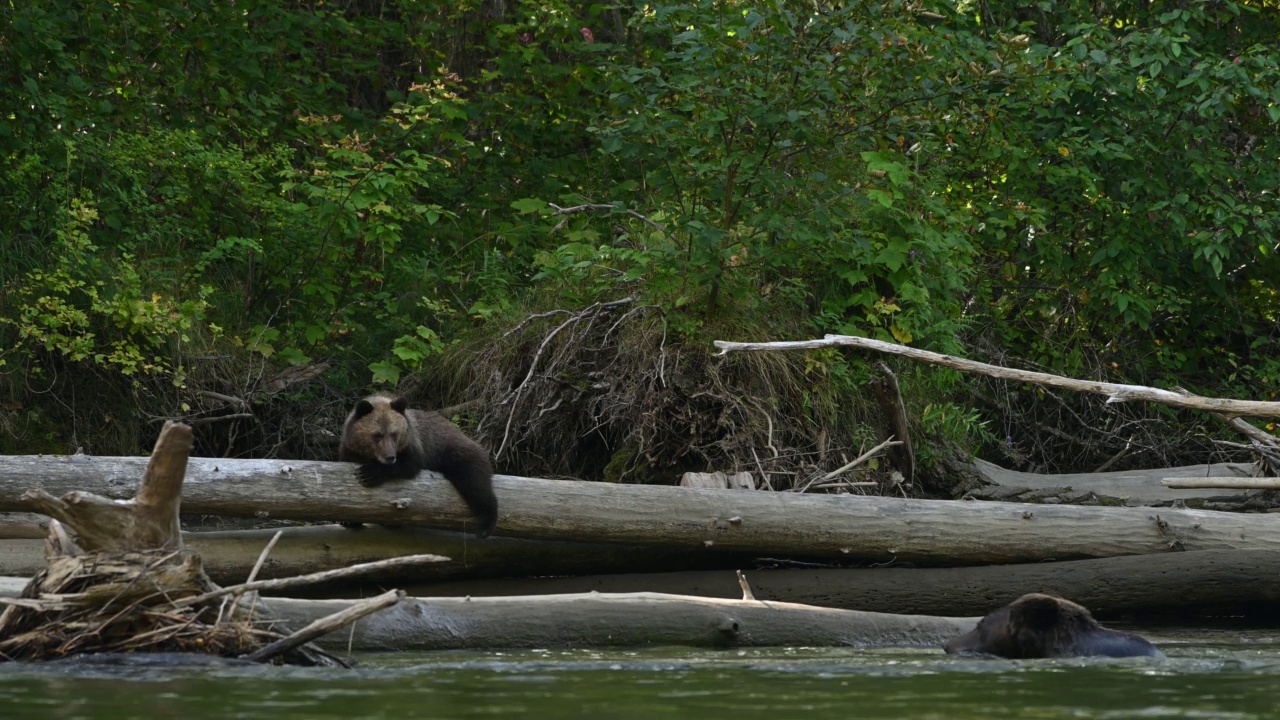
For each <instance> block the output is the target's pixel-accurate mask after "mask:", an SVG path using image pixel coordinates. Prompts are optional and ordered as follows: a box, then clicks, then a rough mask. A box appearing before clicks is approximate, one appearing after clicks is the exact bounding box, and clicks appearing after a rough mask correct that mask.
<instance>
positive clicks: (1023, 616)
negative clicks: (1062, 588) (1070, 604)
mask: <svg viewBox="0 0 1280 720" xmlns="http://www.w3.org/2000/svg"><path fill="white" fill-rule="evenodd" d="M1011 610H1013V612H1012V613H1010V615H1011V618H1010V619H1011V620H1012V621H1013V623H1014V624H1015V625H1018V626H1021V627H1025V628H1030V629H1032V630H1048V629H1050V628H1052V627H1055V626H1056V625H1058V624H1059V623H1061V622H1062V601H1061V600H1059V599H1058V598H1056V597H1052V596H1049V595H1024V596H1023V597H1022V598H1021V599H1019V600H1017V601H1016V602H1015V603H1014V607H1013V608H1011Z"/></svg>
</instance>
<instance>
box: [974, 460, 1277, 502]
mask: <svg viewBox="0 0 1280 720" xmlns="http://www.w3.org/2000/svg"><path fill="white" fill-rule="evenodd" d="M973 466H974V469H975V470H977V472H978V474H979V476H981V477H982V479H983V480H985V481H986V482H988V483H990V484H991V485H990V486H988V487H984V488H982V489H980V490H974V491H971V494H972V495H973V496H974V497H977V498H979V499H983V500H1006V499H1008V500H1019V499H1028V500H1029V499H1037V500H1039V499H1043V498H1044V497H1047V496H1051V497H1059V498H1061V499H1062V500H1064V501H1067V502H1077V501H1079V500H1080V499H1082V498H1084V497H1088V496H1092V497H1096V498H1104V499H1114V500H1116V501H1117V502H1123V503H1124V504H1125V505H1128V506H1131V507H1138V506H1144V505H1145V506H1162V505H1172V504H1174V503H1184V504H1187V505H1196V504H1203V503H1206V502H1211V503H1237V504H1242V503H1245V502H1247V501H1248V500H1249V498H1251V497H1253V496H1254V495H1256V493H1255V494H1251V493H1248V492H1246V491H1245V490H1244V489H1236V490H1228V491H1226V492H1212V493H1208V492H1204V491H1202V490H1198V489H1187V488H1192V487H1218V488H1233V487H1234V488H1243V487H1244V486H1243V485H1236V486H1229V485H1214V486H1208V485H1206V486H1191V485H1175V484H1173V483H1164V482H1162V481H1163V480H1164V479H1165V478H1178V479H1180V480H1181V479H1187V480H1190V479H1195V478H1199V479H1202V480H1203V479H1205V476H1206V475H1217V476H1224V477H1225V476H1232V479H1235V478H1241V479H1246V480H1247V479H1248V478H1249V476H1250V475H1251V474H1252V472H1253V469H1254V468H1253V465H1252V464H1251V463H1214V464H1212V465H1186V466H1183V467H1175V468H1155V469H1150V470H1124V471H1118V472H1093V473H1065V474H1044V473H1029V472H1021V471H1019V470H1007V469H1005V468H1002V467H1000V466H999V465H996V464H994V463H990V462H987V461H986V460H982V459H975V460H974V461H973Z"/></svg>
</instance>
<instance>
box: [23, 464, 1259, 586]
mask: <svg viewBox="0 0 1280 720" xmlns="http://www.w3.org/2000/svg"><path fill="white" fill-rule="evenodd" d="M77 458H78V459H72V458H66V457H33V456H11V457H9V458H7V459H6V463H5V466H4V468H3V469H0V510H29V509H30V504H29V503H28V502H27V501H26V500H23V499H21V493H20V492H18V491H17V488H20V487H24V486H25V487H30V486H43V487H45V488H46V489H48V490H51V491H55V492H56V491H63V492H66V491H68V490H71V489H74V487H75V486H76V485H83V486H86V487H88V488H89V489H91V490H93V491H95V492H101V493H103V494H113V493H114V494H115V495H117V496H118V495H123V494H126V493H128V492H129V491H130V490H131V489H132V487H133V482H132V481H131V480H130V479H129V478H130V476H131V475H132V476H133V477H136V474H137V473H138V472H140V471H141V469H142V461H141V460H140V459H138V458H84V457H80V456H77ZM190 465H191V466H190V467H189V468H188V476H187V484H186V489H185V497H184V498H183V503H184V507H185V508H186V509H187V510H188V511H189V512H196V513H206V514H215V515H216V514H223V515H233V516H241V517H254V516H258V517H261V516H264V515H265V516H270V517H273V518H281V519H296V520H335V519H342V520H357V521H362V522H370V523H382V524H388V525H415V526H427V527H439V528H444V529H451V530H462V529H464V528H465V525H466V524H467V523H468V522H473V521H471V517H470V513H469V512H468V510H467V508H466V506H465V505H464V504H463V503H462V501H461V500H460V499H459V498H458V496H457V493H456V492H455V491H454V489H453V487H452V486H451V485H450V484H449V483H448V482H447V481H445V480H444V479H443V478H441V477H440V476H439V475H437V474H435V473H432V472H423V473H421V474H420V475H419V476H418V477H417V478H416V479H415V480H413V481H409V482H403V483H387V484H386V485H384V486H381V487H378V488H373V489H367V488H363V487H360V485H359V483H358V481H357V480H356V477H355V473H354V472H353V470H354V468H353V466H352V465H351V464H348V463H332V462H317V461H279V460H213V459H193V460H192V462H191V464H190ZM494 486H495V489H496V492H497V495H498V499H499V505H500V513H499V521H498V529H497V533H498V534H501V535H506V536H509V537H521V538H533V539H543V540H572V541H579V542H612V543H624V544H639V545H655V546H666V547H678V548H714V549H716V550H721V551H730V552H738V553H752V554H756V555H764V556H769V557H779V556H792V557H821V558H839V559H843V560H852V559H859V560H866V561H873V562H885V561H894V560H897V561H906V562H913V563H917V564H927V565H990V564H1004V563H1026V562H1040V561H1044V560H1071V559H1083V558H1094V557H1115V556H1121V555H1141V554H1149V553H1163V552H1174V551H1182V550H1222V549H1261V550H1273V551H1274V550H1280V524H1277V523H1276V522H1275V521H1274V518H1271V517H1267V516H1264V515H1256V514H1237V513H1221V512H1212V511H1203V510H1182V509H1174V508H1128V507H1077V506H1063V505H1034V504H1022V503H992V502H955V501H948V500H914V499H896V498H884V497H870V496H857V495H807V494H797V493H782V492H751V491H740V490H707V489H698V488H678V487H666V486H650V485H613V484H604V483H589V482H574V481H562V480H541V479H532V478H517V477H509V476H497V477H495V478H494Z"/></svg>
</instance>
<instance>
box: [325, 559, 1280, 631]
mask: <svg viewBox="0 0 1280 720" xmlns="http://www.w3.org/2000/svg"><path fill="white" fill-rule="evenodd" d="M745 575H746V578H747V581H748V582H749V583H750V586H751V590H752V593H753V594H754V596H755V598H756V599H758V600H770V601H785V602H792V603H803V604H806V605H817V606H822V607H832V608H845V609H849V610H868V611H874V612H882V613H908V614H918V615H937V616H969V615H985V614H986V613H988V612H990V611H991V610H993V609H995V608H997V607H1000V606H1001V605H1004V604H1005V603H1007V602H1010V601H1012V600H1014V599H1016V598H1017V597H1019V596H1021V595H1023V594H1024V593H1029V592H1048V593H1053V594H1055V595H1059V596H1061V597H1066V598H1071V599H1072V600H1074V601H1076V602H1079V603H1080V604H1082V605H1084V606H1085V607H1088V608H1089V609H1090V610H1092V611H1093V612H1094V614H1096V615H1099V616H1102V617H1113V616H1117V615H1123V614H1132V613H1135V612H1144V613H1146V612H1175V611H1178V612H1182V611H1186V612H1217V611H1219V610H1221V609H1224V608H1225V609H1231V610H1235V611H1238V610H1239V609H1240V608H1241V606H1262V607H1265V608H1267V612H1268V613H1269V614H1274V610H1275V608H1276V606H1277V605H1280V554H1277V553H1273V552H1270V551H1265V550H1264V551H1260V550H1210V551H1204V552H1187V553H1166V554H1164V555H1131V556H1127V557H1119V558H1103V559H1100V560H1072V561H1067V562H1052V563H1028V564H1024V565H988V566H984V567H974V568H845V569H829V568H816V569H793V568H767V569H758V570H747V571H746V573H745ZM739 587H740V586H739V583H738V579H737V575H736V573H735V572H734V571H732V570H711V571H686V572H670V573H638V574H637V573H628V574H611V575H594V576H585V577H540V578H539V577H530V578H507V579H493V580H463V581H452V582H427V583H407V584H405V585H404V586H403V588H404V590H405V592H407V593H408V594H410V595H414V596H418V597H440V596H471V597H473V598H474V597H488V596H495V595H542V594H562V593H583V592H593V591H594V592H602V593H626V592H641V591H650V592H662V593H673V594H677V595H696V596H704V597H718V598H736V597H740V596H741V590H740V589H739ZM358 591H359V588H350V589H348V591H347V592H358Z"/></svg>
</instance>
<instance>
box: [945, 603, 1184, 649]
mask: <svg viewBox="0 0 1280 720" xmlns="http://www.w3.org/2000/svg"><path fill="white" fill-rule="evenodd" d="M945 649H946V651H947V653H948V654H955V655H995V656H998V657H1003V658H1015V659H1017V658H1064V657H1078V656H1082V655H1097V656H1104V657H1135V656H1151V657H1164V655H1163V653H1161V652H1160V651H1159V650H1158V649H1157V648H1156V646H1154V645H1152V644H1151V643H1150V642H1148V641H1147V640H1146V639H1144V638H1141V637H1138V636H1137V635H1134V634H1132V633H1126V632H1119V631H1117V630H1108V629H1107V628H1104V627H1102V626H1101V625H1099V624H1098V621H1097V620H1094V619H1093V615H1091V614H1090V613H1089V611H1088V610H1086V609H1085V608H1083V607H1081V606H1080V605H1077V604H1075V603H1073V602H1071V601H1070V600H1064V599H1062V598H1060V597H1054V596H1053V595H1043V594H1040V593H1030V594H1027V595H1023V596H1022V597H1020V598H1018V599H1017V600H1014V601H1013V602H1011V603H1009V604H1008V605H1005V606H1004V607H1002V608H1000V609H999V610H996V611H994V612H992V613H991V614H990V615H987V616H986V617H984V618H982V620H981V621H980V622H979V623H978V626H977V627H975V628H974V629H973V630H971V631H969V632H967V633H965V634H963V635H960V636H959V637H956V638H953V639H952V640H951V641H950V642H948V643H947V644H946V645H945Z"/></svg>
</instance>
